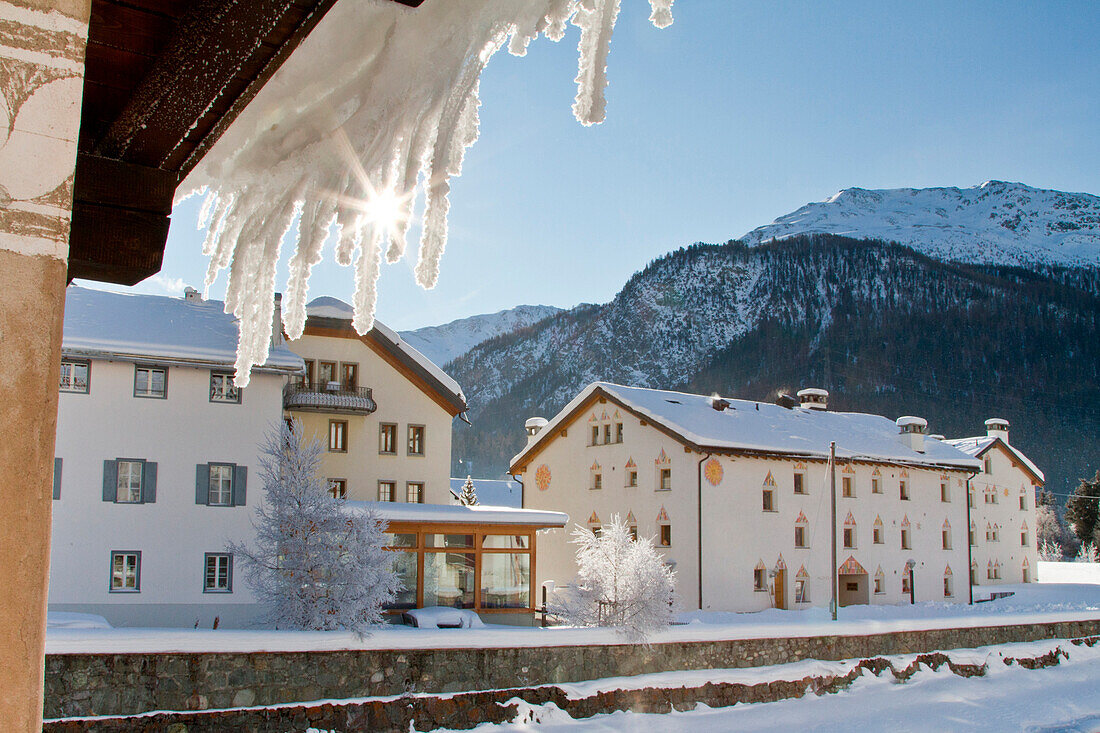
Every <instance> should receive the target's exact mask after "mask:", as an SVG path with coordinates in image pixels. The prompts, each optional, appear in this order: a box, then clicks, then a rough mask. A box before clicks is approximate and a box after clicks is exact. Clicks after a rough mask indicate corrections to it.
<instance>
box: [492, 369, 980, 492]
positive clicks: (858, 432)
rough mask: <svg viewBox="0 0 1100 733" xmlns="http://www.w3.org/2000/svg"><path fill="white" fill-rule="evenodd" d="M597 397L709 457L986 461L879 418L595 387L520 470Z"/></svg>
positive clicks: (543, 434)
mask: <svg viewBox="0 0 1100 733" xmlns="http://www.w3.org/2000/svg"><path fill="white" fill-rule="evenodd" d="M596 392H599V393H600V394H601V395H603V396H606V397H608V398H609V399H611V400H613V401H616V402H618V403H620V404H622V405H623V406H624V407H626V408H627V409H629V410H631V411H633V412H634V413H636V414H637V415H639V416H641V417H643V418H644V419H646V420H648V421H649V422H651V423H653V424H655V425H658V426H661V427H663V428H664V429H665V430H667V431H669V432H671V433H673V434H674V435H675V436H676V437H677V438H678V439H680V440H682V441H683V442H684V443H686V444H688V445H692V446H694V447H696V448H699V449H702V450H707V449H713V450H730V451H738V450H741V451H750V452H762V453H777V454H787V455H796V456H806V457H813V458H827V457H828V455H829V443H830V442H831V441H836V444H837V447H836V452H837V456H838V457H840V458H845V459H856V460H859V459H863V460H871V461H874V460H879V461H892V462H902V463H907V464H923V465H934V466H944V467H952V468H959V469H964V470H973V469H977V468H980V467H981V462H980V461H978V460H976V459H974V458H973V457H972V456H970V455H967V454H965V453H963V452H962V451H960V450H958V449H956V448H955V447H953V446H951V445H948V444H946V443H942V442H940V441H938V440H927V441H925V450H924V452H923V453H920V452H917V451H915V450H913V449H912V448H909V447H908V446H906V445H905V444H904V443H902V442H901V440H900V435H899V433H898V426H897V425H895V424H894V421H893V420H890V419H888V418H885V417H882V416H881V415H869V414H865V413H859V412H833V411H826V410H812V409H806V408H802V407H795V408H792V409H788V408H785V407H780V406H779V405H775V404H771V403H768V402H752V401H749V400H738V399H730V398H727V399H728V401H729V405H730V406H729V407H728V408H727V409H725V410H722V411H718V410H716V409H714V408H713V407H712V406H711V402H712V398H711V397H710V396H707V395H697V394H687V393H683V392H669V391H665V390H659V389H645V388H641V387H624V386H621V385H618V384H610V383H607V382H595V383H593V384H590V385H588V386H587V387H585V388H584V389H583V390H582V391H581V392H580V394H578V395H577V396H576V397H574V398H573V400H572V401H571V402H570V403H569V404H568V405H566V406H565V408H563V409H562V411H561V412H559V413H558V414H557V415H556V416H555V417H554V419H553V420H551V421H550V424H549V425H547V426H546V427H545V428H543V429H542V430H540V431H539V434H538V437H537V438H536V440H535V441H534V442H533V443H532V444H531V445H528V446H527V447H526V448H524V449H523V450H522V451H520V453H519V454H517V455H516V456H515V457H514V458H512V465H515V464H517V463H521V462H522V461H523V460H525V458H526V457H527V455H528V454H531V453H532V452H533V451H534V450H537V449H538V447H539V446H540V445H541V444H542V442H543V441H544V440H547V439H552V436H554V435H556V434H557V432H558V431H557V429H556V428H557V427H558V426H559V425H561V424H563V423H565V422H568V421H569V420H571V419H572V417H573V415H574V413H576V412H578V411H579V410H580V408H581V407H582V406H584V403H585V402H587V401H588V399H589V398H591V397H592V396H593V395H594V394H595V393H596Z"/></svg>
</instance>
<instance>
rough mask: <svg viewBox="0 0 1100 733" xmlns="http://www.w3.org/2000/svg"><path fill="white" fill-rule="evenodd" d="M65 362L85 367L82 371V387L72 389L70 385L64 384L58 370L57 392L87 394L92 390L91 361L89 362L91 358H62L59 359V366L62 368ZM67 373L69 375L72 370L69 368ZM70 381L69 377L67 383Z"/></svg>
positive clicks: (70, 382) (71, 381)
mask: <svg viewBox="0 0 1100 733" xmlns="http://www.w3.org/2000/svg"><path fill="white" fill-rule="evenodd" d="M66 364H70V365H72V366H82V367H84V369H85V372H84V389H73V388H71V387H66V386H64V385H65V383H64V382H62V381H61V372H58V376H57V380H58V386H57V391H58V392H66V393H68V394H89V393H90V392H91V391H92V362H91V360H90V359H68V358H62V359H61V367H62V368H64V366H65V365H66ZM69 373H70V375H71V374H72V370H70V372H69ZM72 383H73V380H72V379H70V380H69V384H70V385H71V384H72Z"/></svg>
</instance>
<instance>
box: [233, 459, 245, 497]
mask: <svg viewBox="0 0 1100 733" xmlns="http://www.w3.org/2000/svg"><path fill="white" fill-rule="evenodd" d="M247 488H248V466H233V502H232V503H233V506H244V504H245V498H246V493H245V492H246V490H247Z"/></svg>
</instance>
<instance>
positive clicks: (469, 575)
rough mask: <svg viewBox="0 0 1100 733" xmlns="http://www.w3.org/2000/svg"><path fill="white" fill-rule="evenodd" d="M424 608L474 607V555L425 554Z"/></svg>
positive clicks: (467, 553) (469, 553) (453, 553)
mask: <svg viewBox="0 0 1100 733" xmlns="http://www.w3.org/2000/svg"><path fill="white" fill-rule="evenodd" d="M437 536H439V535H437ZM424 605H425V606H449V607H452V608H473V607H474V553H472V552H426V553H424Z"/></svg>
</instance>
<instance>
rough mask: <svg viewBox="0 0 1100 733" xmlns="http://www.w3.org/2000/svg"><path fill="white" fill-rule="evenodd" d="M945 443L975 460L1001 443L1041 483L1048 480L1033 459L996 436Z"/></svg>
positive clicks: (960, 439) (946, 441) (957, 439)
mask: <svg viewBox="0 0 1100 733" xmlns="http://www.w3.org/2000/svg"><path fill="white" fill-rule="evenodd" d="M944 442H945V443H947V444H948V445H950V446H953V447H955V448H956V449H958V450H960V451H962V452H963V453H965V454H967V455H968V456H974V457H975V458H981V456H982V454H983V453H985V452H986V451H987V450H989V449H990V448H992V447H993V444H994V443H1000V444H1001V445H1003V446H1004V447H1005V448H1006V449H1007V450H1008V452H1009V453H1011V454H1012V455H1014V456H1016V458H1017V459H1019V461H1020V463H1022V464H1024V466H1026V467H1027V470H1029V471H1031V472H1032V473H1033V474H1035V476H1036V477H1037V478H1038V479H1039V480H1040V481H1043V482H1045V481H1046V480H1047V479H1046V475H1045V474H1043V472H1042V471H1040V470H1039V467H1038V466H1036V465H1035V464H1034V463H1032V461H1031V459H1030V458H1028V457H1027V456H1025V455H1024V454H1023V452H1021V451H1020V449H1019V448H1017V447H1016V446H1014V445H1012V444H1011V443H1006V442H1004V441H1003V440H1001V439H1000V438H998V437H997V436H995V435H977V436H974V437H972V438H955V439H953V440H945V441H944Z"/></svg>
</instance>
